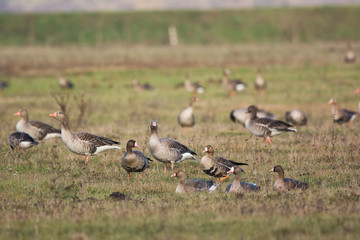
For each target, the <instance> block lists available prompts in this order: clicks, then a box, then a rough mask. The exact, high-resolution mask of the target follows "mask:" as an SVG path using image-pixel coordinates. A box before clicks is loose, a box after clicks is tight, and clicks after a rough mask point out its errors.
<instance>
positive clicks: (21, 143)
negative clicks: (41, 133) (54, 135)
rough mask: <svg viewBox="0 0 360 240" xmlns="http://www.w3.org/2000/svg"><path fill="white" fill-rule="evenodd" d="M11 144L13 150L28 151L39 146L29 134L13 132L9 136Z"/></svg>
mask: <svg viewBox="0 0 360 240" xmlns="http://www.w3.org/2000/svg"><path fill="white" fill-rule="evenodd" d="M9 144H10V148H11V149H12V150H14V149H20V148H22V149H26V148H31V147H33V146H36V145H38V144H39V143H38V142H36V141H35V140H34V139H33V138H32V137H31V136H30V135H29V134H27V133H24V132H13V133H11V134H10V135H9Z"/></svg>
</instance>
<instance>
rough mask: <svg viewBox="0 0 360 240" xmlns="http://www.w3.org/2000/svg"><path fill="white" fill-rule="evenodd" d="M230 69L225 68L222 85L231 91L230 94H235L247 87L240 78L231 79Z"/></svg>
mask: <svg viewBox="0 0 360 240" xmlns="http://www.w3.org/2000/svg"><path fill="white" fill-rule="evenodd" d="M229 75H230V69H225V70H224V76H223V79H222V85H223V88H224V89H225V90H228V91H230V96H234V95H235V93H236V92H240V91H242V90H244V89H245V88H246V84H245V83H244V82H243V81H241V80H240V79H236V80H230V79H229Z"/></svg>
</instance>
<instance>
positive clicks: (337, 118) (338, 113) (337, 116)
mask: <svg viewBox="0 0 360 240" xmlns="http://www.w3.org/2000/svg"><path fill="white" fill-rule="evenodd" d="M328 104H329V105H331V114H332V115H333V121H334V123H338V124H342V123H348V124H350V123H351V122H352V121H354V119H355V118H356V112H353V111H350V110H347V109H345V108H340V107H339V105H338V104H337V101H336V99H335V98H331V99H330V100H329V102H328Z"/></svg>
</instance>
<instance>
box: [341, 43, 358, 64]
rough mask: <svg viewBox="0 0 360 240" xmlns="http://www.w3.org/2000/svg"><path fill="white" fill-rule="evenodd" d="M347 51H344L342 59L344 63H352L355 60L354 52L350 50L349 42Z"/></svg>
mask: <svg viewBox="0 0 360 240" xmlns="http://www.w3.org/2000/svg"><path fill="white" fill-rule="evenodd" d="M347 48H348V49H347V51H346V53H345V57H344V61H345V63H354V62H355V60H356V56H355V52H354V51H353V50H352V45H351V43H350V42H348V44H347Z"/></svg>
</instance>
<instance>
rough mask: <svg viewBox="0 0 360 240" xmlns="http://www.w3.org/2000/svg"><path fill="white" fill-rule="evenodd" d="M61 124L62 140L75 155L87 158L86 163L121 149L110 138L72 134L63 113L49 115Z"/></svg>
mask: <svg viewBox="0 0 360 240" xmlns="http://www.w3.org/2000/svg"><path fill="white" fill-rule="evenodd" d="M49 116H50V117H53V118H55V119H57V120H59V121H60V122H61V139H62V141H63V142H64V144H65V146H66V147H67V148H68V149H69V150H70V151H71V152H73V153H75V154H78V155H84V156H85V163H88V161H89V157H90V156H94V155H97V154H99V153H101V152H103V151H105V150H109V149H119V150H120V149H121V148H120V147H118V146H115V144H120V143H119V142H117V141H114V140H111V139H109V138H105V137H100V136H96V135H93V134H91V133H88V132H78V133H72V132H71V129H70V126H69V123H68V121H67V119H66V116H65V114H64V113H63V112H60V111H58V112H54V113H52V114H50V115H49Z"/></svg>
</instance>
